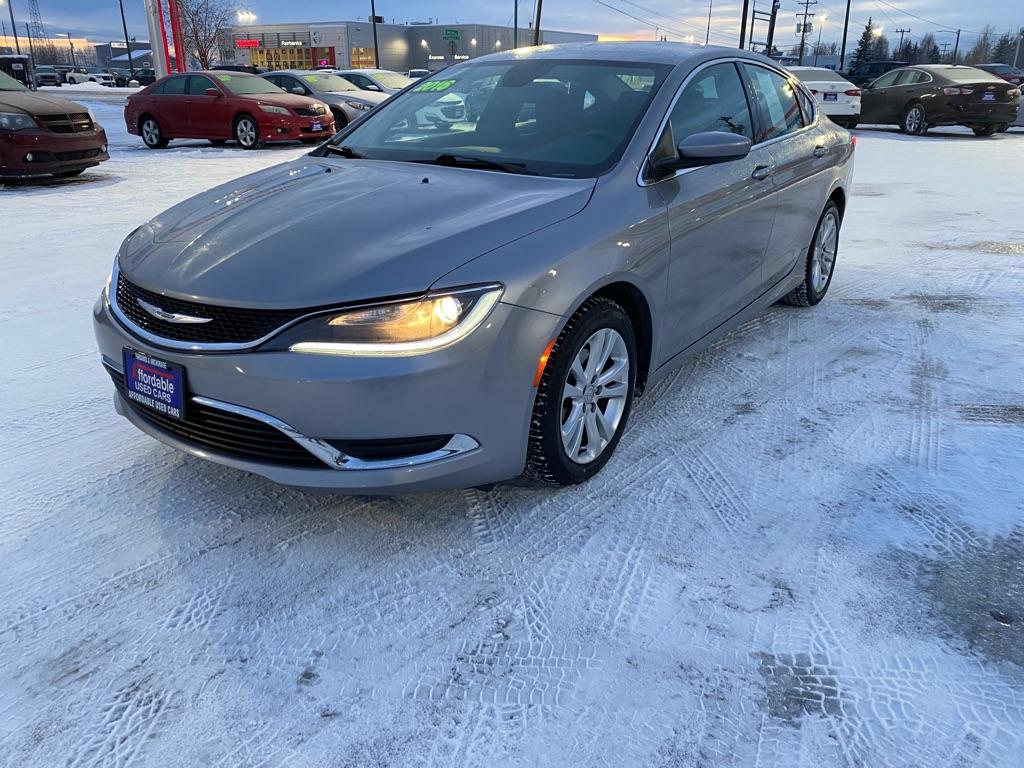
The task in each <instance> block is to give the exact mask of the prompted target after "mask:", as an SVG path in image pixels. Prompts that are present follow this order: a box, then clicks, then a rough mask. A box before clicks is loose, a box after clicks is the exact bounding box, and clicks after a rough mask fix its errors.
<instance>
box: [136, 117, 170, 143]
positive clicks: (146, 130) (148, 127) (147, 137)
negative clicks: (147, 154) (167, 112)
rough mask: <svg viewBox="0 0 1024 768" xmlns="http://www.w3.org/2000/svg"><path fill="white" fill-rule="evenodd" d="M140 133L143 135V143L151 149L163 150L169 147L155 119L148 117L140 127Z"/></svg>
mask: <svg viewBox="0 0 1024 768" xmlns="http://www.w3.org/2000/svg"><path fill="white" fill-rule="evenodd" d="M139 133H140V134H141V135H142V143H143V144H145V145H146V146H147V147H149V148H150V149H163V148H164V147H166V146H167V141H168V139H167V137H166V136H164V132H163V129H161V128H160V123H158V122H157V121H156V118H155V117H152V116H151V115H147V116H146V117H144V118H143V119H142V124H141V125H139Z"/></svg>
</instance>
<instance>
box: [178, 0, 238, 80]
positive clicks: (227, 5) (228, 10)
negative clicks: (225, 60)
mask: <svg viewBox="0 0 1024 768" xmlns="http://www.w3.org/2000/svg"><path fill="white" fill-rule="evenodd" d="M178 9H179V12H180V13H181V34H182V37H184V38H185V39H184V41H183V42H184V44H185V50H184V51H182V54H184V55H185V56H186V61H187V57H189V56H192V57H194V58H195V60H196V61H198V62H199V67H200V68H201V69H210V67H211V64H212V63H213V59H214V57H215V56H216V54H217V43H218V41H219V40H220V38H221V36H222V35H223V34H224V33H225V32H226V31H227V30H228V29H229V28H230V27H231V26H232V21H233V20H234V18H235V12H236V10H237V6H236V5H235V4H234V1H233V0H178Z"/></svg>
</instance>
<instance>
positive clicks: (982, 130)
mask: <svg viewBox="0 0 1024 768" xmlns="http://www.w3.org/2000/svg"><path fill="white" fill-rule="evenodd" d="M998 127H999V126H996V125H973V126H971V130H972V131H974V135H975V136H991V135H992V134H993V133H995V132H996V128H998Z"/></svg>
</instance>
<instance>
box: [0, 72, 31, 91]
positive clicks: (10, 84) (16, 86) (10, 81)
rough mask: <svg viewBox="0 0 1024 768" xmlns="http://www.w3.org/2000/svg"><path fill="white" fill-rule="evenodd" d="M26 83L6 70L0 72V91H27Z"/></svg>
mask: <svg viewBox="0 0 1024 768" xmlns="http://www.w3.org/2000/svg"><path fill="white" fill-rule="evenodd" d="M27 90H28V88H26V87H25V86H24V85H22V84H21V83H19V82H18V81H17V80H15V79H14V78H13V77H11V76H10V75H8V74H7V73H6V72H0V91H27Z"/></svg>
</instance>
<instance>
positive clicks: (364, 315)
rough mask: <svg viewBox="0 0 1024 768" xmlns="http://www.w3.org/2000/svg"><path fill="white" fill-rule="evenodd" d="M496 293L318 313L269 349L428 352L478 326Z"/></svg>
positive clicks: (484, 289)
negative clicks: (317, 315) (325, 313)
mask: <svg viewBox="0 0 1024 768" xmlns="http://www.w3.org/2000/svg"><path fill="white" fill-rule="evenodd" d="M501 292H502V288H501V286H500V285H486V286H479V287H474V288H464V289H460V290H455V291H445V292H444V293H436V294H428V295H427V296H425V297H423V298H421V299H416V300H414V301H396V302H389V303H386V304H375V305H372V306H365V307H358V308H355V309H351V310H348V311H345V312H336V313H334V314H327V315H321V316H319V317H315V318H311V319H310V320H306V321H304V322H301V323H299V324H298V325H296V326H294V327H292V328H289V329H287V330H286V331H285V332H284V333H282V334H281V335H280V336H279V337H278V338H277V339H275V340H274V341H272V342H271V346H273V347H275V348H281V349H284V348H286V349H288V350H290V351H292V352H307V353H312V354H320V355H352V356H357V357H373V356H382V355H418V354H422V353H424V352H432V351H434V350H436V349H441V348H442V347H447V346H449V345H450V344H454V343H455V342H457V341H459V340H460V339H463V338H465V337H466V336H468V335H469V334H470V333H472V332H473V331H474V330H475V329H476V328H477V327H479V326H480V324H481V323H483V322H484V320H486V319H487V316H488V315H489V314H490V312H491V310H492V309H493V308H494V305H495V304H497V303H498V299H500V298H501Z"/></svg>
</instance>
